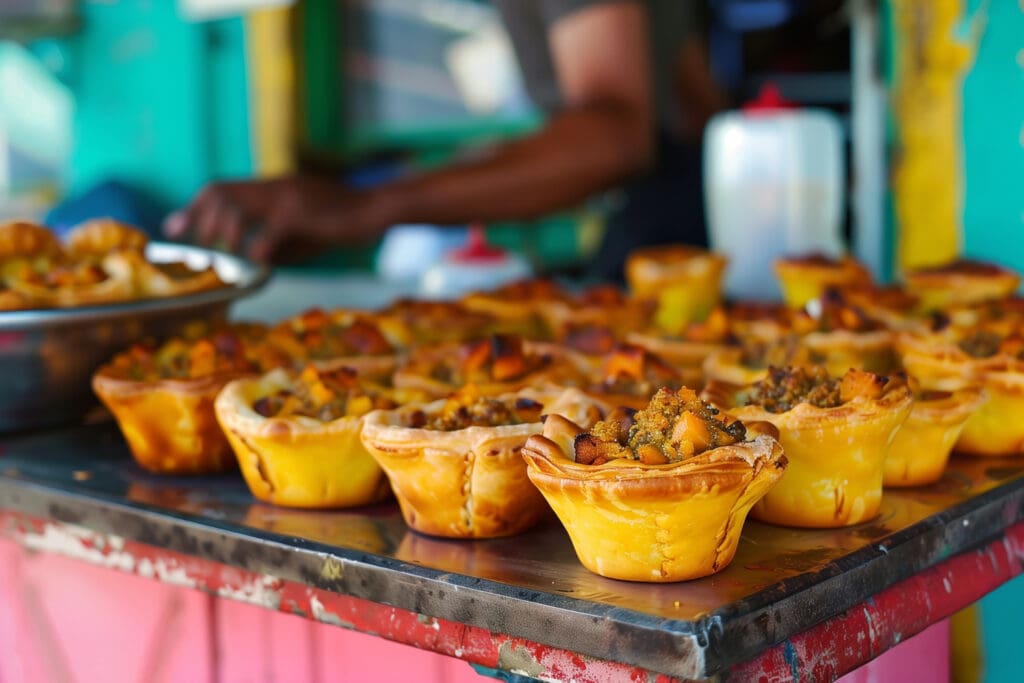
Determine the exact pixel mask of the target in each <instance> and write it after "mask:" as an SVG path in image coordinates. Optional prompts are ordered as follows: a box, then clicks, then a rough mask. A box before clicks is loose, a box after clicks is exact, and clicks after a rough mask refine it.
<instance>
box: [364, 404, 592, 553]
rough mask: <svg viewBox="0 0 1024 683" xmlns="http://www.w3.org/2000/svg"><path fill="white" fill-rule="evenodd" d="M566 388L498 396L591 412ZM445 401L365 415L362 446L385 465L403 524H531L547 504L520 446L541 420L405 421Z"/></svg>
mask: <svg viewBox="0 0 1024 683" xmlns="http://www.w3.org/2000/svg"><path fill="white" fill-rule="evenodd" d="M569 391H572V392H573V393H574V396H573V397H572V398H571V399H567V398H565V397H560V396H558V395H553V394H549V395H538V394H536V393H533V392H525V393H521V394H519V395H516V394H511V395H506V396H503V397H500V398H502V399H503V400H515V399H516V398H517V396H526V397H530V398H532V399H538V398H539V399H541V402H542V403H543V404H544V405H545V406H548V405H549V404H550V403H551V402H553V401H558V402H559V404H560V405H561V406H562V407H561V408H559V410H566V409H567V408H570V407H574V408H573V409H574V411H575V413H577V414H579V415H580V416H581V417H585V416H586V415H587V414H588V413H589V412H590V407H589V405H588V401H587V399H586V397H585V396H583V395H582V394H581V393H579V392H578V391H575V390H569ZM444 405H445V401H444V400H440V401H435V402H433V403H429V404H425V405H421V406H417V405H410V406H405V407H403V408H400V409H398V410H393V411H375V412H373V413H370V414H369V415H367V416H366V418H365V423H364V426H363V432H362V439H363V445H365V446H366V449H367V450H368V451H369V453H370V454H371V455H372V456H373V457H374V458H375V459H376V460H377V462H378V463H379V464H380V466H381V467H382V468H383V469H384V471H385V472H387V475H388V478H389V479H390V480H391V487H392V489H393V490H394V492H395V497H396V498H398V503H399V506H400V507H401V510H402V516H403V517H404V518H405V522H406V524H408V525H409V526H410V527H411V528H412V529H415V530H416V531H419V532H421V533H425V534H430V535H432V536H444V537H449V538H495V537H500V536H511V535H513V534H517V533H520V532H522V531H525V530H526V529H528V528H529V527H531V526H533V525H534V524H535V523H536V522H537V521H539V520H540V519H541V518H542V517H543V516H544V515H545V514H546V512H547V510H548V507H547V505H546V504H545V503H544V499H543V497H542V496H541V495H540V493H539V492H538V491H537V489H536V488H535V487H534V486H533V484H531V483H530V481H529V479H528V478H527V476H526V463H525V462H524V461H523V458H522V455H521V450H522V447H523V444H524V443H526V439H527V438H528V437H529V436H530V435H531V434H535V433H538V432H540V430H541V427H542V425H541V423H540V422H531V423H526V424H513V425H505V426H498V427H478V426H472V427H467V428H464V429H459V430H456V431H437V430H432V429H424V428H415V427H407V426H405V425H406V424H407V423H408V416H409V415H410V414H411V413H413V412H414V411H422V412H423V413H424V414H425V415H426V416H427V417H428V418H429V417H431V416H433V415H436V414H438V413H440V411H441V410H442V409H443V408H444ZM577 414H572V415H570V417H577Z"/></svg>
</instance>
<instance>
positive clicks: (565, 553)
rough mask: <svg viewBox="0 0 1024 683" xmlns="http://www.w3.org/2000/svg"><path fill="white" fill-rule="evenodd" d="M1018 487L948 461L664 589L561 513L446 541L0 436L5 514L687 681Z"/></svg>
mask: <svg viewBox="0 0 1024 683" xmlns="http://www.w3.org/2000/svg"><path fill="white" fill-rule="evenodd" d="M1022 475H1024V460H994V459H989V460H981V459H968V458H954V460H953V462H952V464H951V467H950V470H949V472H948V473H947V474H946V476H945V478H944V479H943V480H942V481H941V482H939V483H938V484H936V485H934V486H931V487H927V488H920V489H913V490H905V491H888V492H886V494H885V497H884V500H883V504H882V512H881V514H880V516H879V517H878V518H876V519H875V520H873V521H872V522H870V523H867V524H863V525H860V526H856V527H852V528H848V529H842V530H829V531H809V530H796V529H785V528H780V527H773V526H769V525H765V524H759V523H756V522H753V521H748V522H747V525H746V527H745V529H744V532H743V537H742V540H741V542H740V546H739V550H738V552H737V554H736V558H735V559H734V561H733V563H732V565H731V566H729V567H728V568H726V569H725V570H724V571H722V572H720V573H719V574H717V575H715V576H713V577H709V578H705V579H701V580H697V581H692V582H688V583H677V584H661V585H655V584H637V583H628V582H622V581H615V580H610V579H603V578H601V577H598V576H596V575H593V574H591V573H589V572H588V571H586V570H585V569H584V568H583V567H582V566H581V565H580V564H579V563H578V561H577V560H576V557H575V555H574V553H573V550H572V547H571V545H570V543H569V540H568V537H567V535H566V534H565V532H564V530H563V529H562V528H561V527H560V526H559V524H558V522H557V520H556V519H554V517H553V516H552V517H551V518H550V519H549V520H547V521H546V522H544V523H543V524H542V525H541V526H540V527H539V528H537V529H535V530H533V531H531V532H529V533H527V534H525V535H523V536H519V537H516V538H511V539H501V540H492V541H472V542H470V541H446V540H439V539H433V538H428V537H425V536H421V535H418V534H416V533H413V532H411V531H409V530H408V529H407V528H406V526H405V525H404V523H403V522H402V519H401V516H400V514H399V512H398V508H397V505H395V504H394V503H385V504H381V505H377V506H374V507H369V508H361V509H358V510H354V511H347V512H306V511H296V510H287V509H283V508H275V507H272V506H268V505H265V504H261V503H257V502H255V501H254V500H253V499H252V498H251V497H250V495H249V493H248V491H247V489H246V488H245V485H244V483H243V482H242V480H241V477H240V476H238V475H224V476H218V477H202V478H166V477H157V476H153V475H150V474H147V473H145V472H143V471H142V470H140V469H139V468H137V467H136V466H135V465H134V463H133V462H132V461H131V459H130V457H129V455H128V452H127V450H126V447H125V445H124V442H123V440H122V439H121V437H120V435H119V433H118V432H117V430H116V428H115V427H114V426H113V425H111V424H100V425H93V426H86V427H73V428H66V429H62V430H52V431H47V432H37V433H30V434H23V435H19V436H13V437H12V436H7V437H4V438H3V440H0V508H7V509H12V510H18V511H21V512H25V513H27V514H32V515H38V516H42V517H47V518H52V519H56V520H59V521H63V522H68V523H73V524H80V525H82V526H85V527H88V528H91V529H95V530H97V531H101V532H104V533H112V534H117V535H120V536H122V537H124V538H128V539H131V540H135V541H139V542H142V543H148V544H151V545H154V546H157V547H163V548H167V549H170V550H174V551H178V552H184V553H188V554H192V555H195V556H198V557H202V558H204V559H209V560H213V561H217V562H222V563H225V564H228V565H232V566H237V567H239V568H242V569H246V570H250V571H256V572H263V573H267V574H270V575H273V576H275V577H278V578H282V579H288V580H293V581H299V582H303V583H305V584H306V585H310V586H313V587H316V588H322V589H326V590H332V591H336V592H340V593H344V594H350V595H354V596H356V597H360V598H365V599H369V600H373V601H376V602H381V603H384V604H388V605H393V606H396V607H401V608H404V609H409V610H413V611H416V612H419V613H422V614H427V615H430V616H435V617H439V618H444V619H450V620H453V621H458V622H461V623H467V624H471V625H473V626H478V627H482V628H487V629H490V630H492V631H493V632H499V633H505V634H509V635H513V636H518V637H522V638H528V639H532V640H535V641H537V642H540V643H544V644H547V645H551V646H553V647H563V648H566V649H569V650H573V651H577V652H581V653H583V654H589V655H593V656H597V657H602V658H606V659H612V660H615V661H622V662H625V663H629V664H634V665H636V666H640V667H644V668H646V669H649V670H652V671H660V672H664V673H667V674H670V675H675V676H680V677H699V676H707V675H712V674H714V673H716V672H718V671H721V670H723V669H724V668H726V667H728V666H730V665H732V664H735V663H738V662H742V661H745V660H747V659H750V658H751V657H753V656H755V655H756V654H758V653H759V652H761V651H763V650H764V649H765V648H767V647H769V646H771V645H773V644H775V643H778V642H780V641H782V640H783V639H785V638H787V637H789V636H791V635H794V634H796V633H800V632H802V631H804V630H806V629H808V628H809V627H811V626H813V625H815V624H817V623H819V622H821V621H823V620H825V619H827V618H830V617H832V616H835V615H837V614H839V613H840V612H842V611H843V610H845V609H848V608H850V607H852V606H854V605H856V604H858V603H860V602H861V601H863V600H865V599H867V598H868V597H870V596H871V595H873V594H875V593H877V592H878V591H880V590H882V589H883V588H885V587H887V586H889V585H891V584H893V583H895V582H896V581H898V580H901V579H903V578H906V577H907V576H910V575H912V574H914V573H916V572H918V571H920V570H922V569H924V568H926V567H929V566H932V565H934V564H935V563H937V562H939V561H941V560H943V559H945V558H947V557H949V556H950V555H951V554H954V553H957V552H960V551H962V550H965V549H967V548H971V547H973V546H976V545H978V544H980V543H981V542H982V541H984V540H986V539H989V538H992V537H993V536H995V535H997V534H999V532H1001V531H1002V530H1003V529H1005V528H1006V527H1008V526H1009V525H1011V524H1013V523H1014V522H1016V521H1019V520H1021V519H1022V518H1024V477H1022ZM339 567H341V570H340V571H339ZM328 569H329V571H328ZM937 589H938V588H937Z"/></svg>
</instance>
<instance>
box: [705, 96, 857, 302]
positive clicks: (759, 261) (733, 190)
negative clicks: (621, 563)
mask: <svg viewBox="0 0 1024 683" xmlns="http://www.w3.org/2000/svg"><path fill="white" fill-rule="evenodd" d="M763 99H765V98H764V97H763ZM766 99H767V100H768V103H767V104H766V103H763V102H760V103H757V104H755V105H754V106H753V107H751V108H750V109H749V110H744V111H731V112H726V113H722V114H718V115H717V116H715V117H714V118H713V119H712V120H711V122H710V123H709V124H708V128H707V131H706V133H705V144H704V193H705V202H706V205H707V220H708V236H709V238H710V244H711V248H712V249H714V250H716V251H720V252H722V253H724V254H726V255H727V256H728V258H729V268H728V270H727V271H726V278H725V291H726V293H727V295H728V296H730V297H733V298H743V299H759V300H765V299H777V298H779V296H780V292H779V287H778V284H777V283H776V279H775V275H774V272H773V270H772V262H773V261H774V260H775V259H776V258H778V257H780V256H784V255H800V254H806V253H812V252H817V253H821V254H824V255H827V256H833V257H836V256H840V255H841V254H843V252H844V251H845V250H844V246H843V240H842V234H841V230H842V221H841V219H842V207H843V202H844V194H845V193H844V179H843V147H842V128H841V126H840V124H839V121H838V119H837V117H836V116H835V115H833V114H832V113H831V112H827V111H818V110H810V109H783V108H778V105H777V104H775V102H777V95H773V93H771V92H769V93H767V98H766Z"/></svg>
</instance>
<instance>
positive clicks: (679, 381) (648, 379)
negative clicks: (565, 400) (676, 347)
mask: <svg viewBox="0 0 1024 683" xmlns="http://www.w3.org/2000/svg"><path fill="white" fill-rule="evenodd" d="M596 379H597V382H596V383H594V384H591V385H590V387H589V388H588V390H587V391H588V393H590V394H591V395H593V396H596V397H597V398H599V399H601V400H602V401H604V402H605V403H608V404H610V405H613V406H628V407H631V408H642V407H643V406H646V405H647V404H648V403H649V402H650V400H651V397H652V396H654V394H655V392H657V391H658V389H661V388H662V387H668V388H670V389H678V388H680V387H681V386H683V378H682V375H681V374H680V373H679V371H678V370H676V369H675V368H674V367H673V366H671V365H669V364H668V363H666V362H665V361H664V360H662V359H661V358H659V357H658V356H657V355H656V354H653V353H651V352H650V351H648V350H646V349H644V348H643V347H640V346H632V345H629V344H623V345H620V346H619V347H617V348H616V349H614V350H613V351H612V352H611V353H609V354H608V355H607V356H606V358H605V362H604V366H603V367H602V368H601V372H600V373H598V377H597V378H596Z"/></svg>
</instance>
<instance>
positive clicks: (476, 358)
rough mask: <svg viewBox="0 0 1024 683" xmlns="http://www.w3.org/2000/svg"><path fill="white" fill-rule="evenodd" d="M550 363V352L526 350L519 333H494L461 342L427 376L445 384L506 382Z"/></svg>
mask: <svg viewBox="0 0 1024 683" xmlns="http://www.w3.org/2000/svg"><path fill="white" fill-rule="evenodd" d="M550 363H551V357H550V356H547V355H537V354H527V353H526V352H525V351H524V349H523V340H522V339H521V338H520V337H517V336H515V335H510V334H495V335H492V336H491V337H489V338H488V339H481V340H478V341H475V342H469V343H467V344H463V345H462V346H461V347H460V349H459V352H458V353H457V354H453V355H452V356H451V357H448V358H445V359H442V361H441V362H440V363H438V364H437V365H435V366H434V367H433V368H432V369H431V371H430V376H431V377H432V378H433V379H436V380H438V381H441V382H445V383H448V384H472V383H477V382H481V383H486V382H509V381H513V380H517V379H520V378H522V377H524V376H526V375H527V374H529V373H531V372H535V371H537V370H540V369H542V368H544V367H546V366H547V365H548V364H550Z"/></svg>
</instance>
